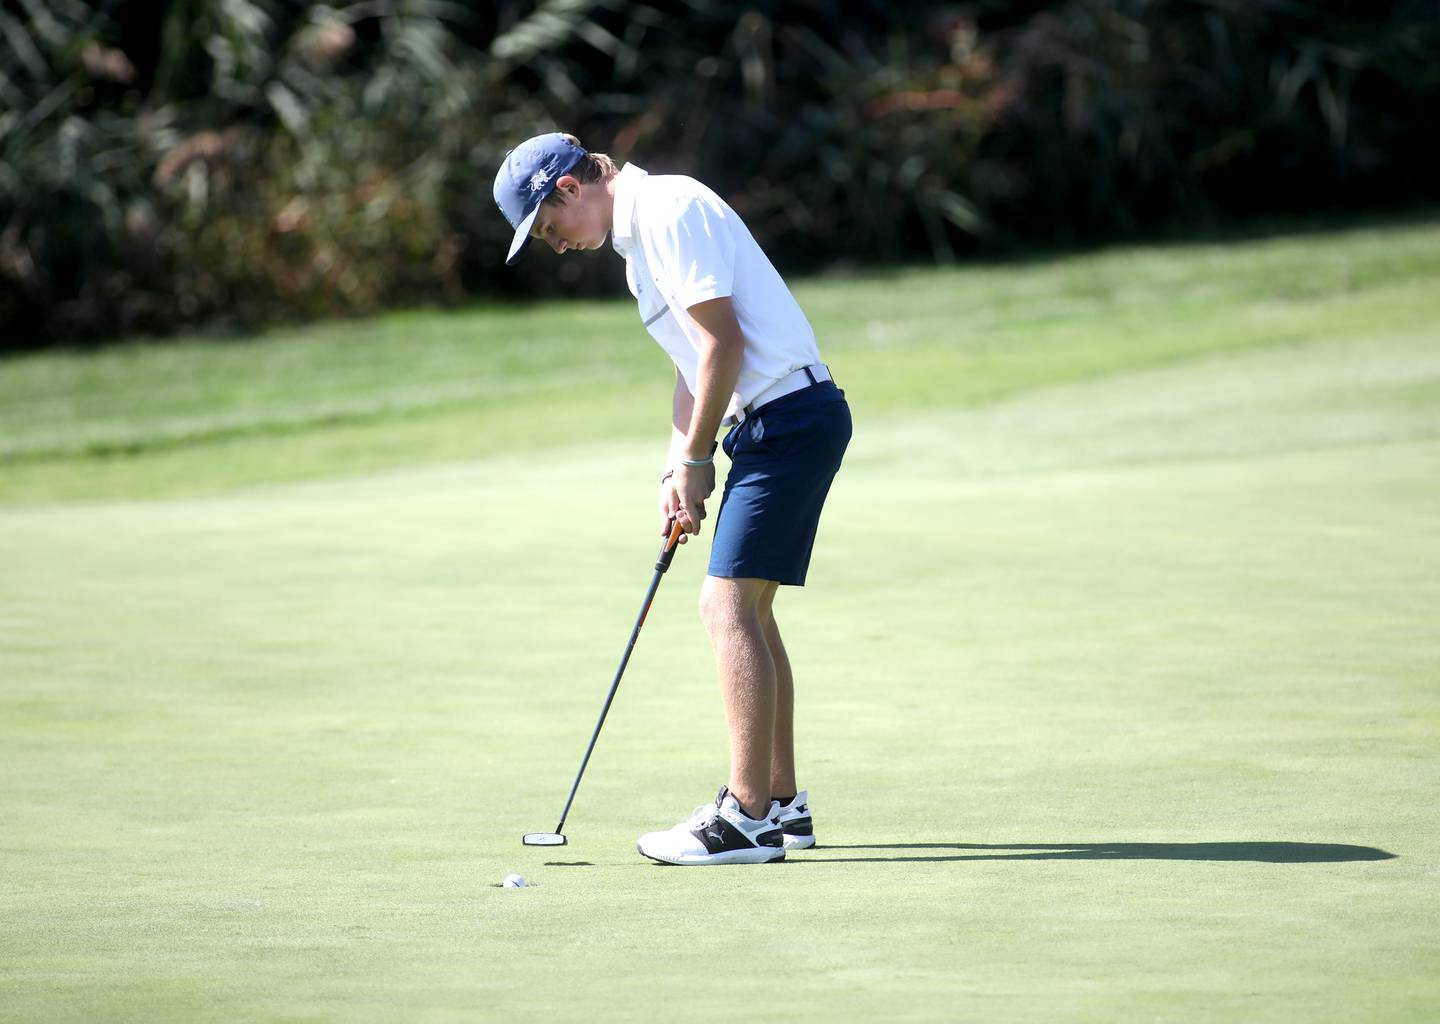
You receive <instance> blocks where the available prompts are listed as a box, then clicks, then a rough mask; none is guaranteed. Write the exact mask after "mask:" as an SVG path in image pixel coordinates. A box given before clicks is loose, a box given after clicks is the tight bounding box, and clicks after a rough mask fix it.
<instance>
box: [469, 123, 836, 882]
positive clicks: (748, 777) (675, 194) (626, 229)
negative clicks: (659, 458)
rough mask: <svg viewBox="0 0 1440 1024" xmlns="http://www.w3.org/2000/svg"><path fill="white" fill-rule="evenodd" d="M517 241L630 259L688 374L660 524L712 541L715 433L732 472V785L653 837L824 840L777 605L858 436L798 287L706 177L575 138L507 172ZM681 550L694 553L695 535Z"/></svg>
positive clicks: (717, 596) (727, 525)
mask: <svg viewBox="0 0 1440 1024" xmlns="http://www.w3.org/2000/svg"><path fill="white" fill-rule="evenodd" d="M495 201H496V203H497V204H498V205H499V207H500V211H501V212H502V213H503V214H504V215H505V217H506V219H507V220H508V221H509V222H510V226H511V227H512V228H514V229H515V236H514V241H513V242H512V244H511V246H510V253H509V256H508V258H507V259H506V262H507V263H514V262H515V261H516V260H517V259H518V258H519V257H520V254H521V253H522V251H523V250H524V249H525V247H526V245H527V244H528V243H529V241H530V240H531V239H532V238H538V239H540V240H541V241H543V242H545V243H546V244H547V245H549V246H550V248H551V249H553V250H554V251H555V252H556V253H562V254H563V253H567V252H570V251H571V250H575V249H597V248H599V247H600V246H601V245H603V244H604V242H605V239H606V237H607V236H610V237H611V239H612V244H613V245H614V247H615V250H616V251H617V252H618V253H619V254H620V255H621V256H623V257H624V258H625V274H626V278H627V280H628V282H629V285H630V291H631V293H632V294H633V295H634V296H635V299H636V301H637V302H638V303H639V307H640V317H641V319H642V321H643V322H644V325H645V327H646V328H647V329H648V330H649V332H650V335H651V336H652V337H653V338H654V339H655V340H656V341H657V342H658V343H659V344H660V347H661V348H663V349H664V350H665V352H666V353H667V354H668V355H669V356H670V358H671V360H672V361H673V362H674V364H675V394H674V399H673V402H672V404H671V423H672V425H673V430H672V435H671V442H670V454H669V459H668V463H667V465H666V468H665V470H664V474H663V476H662V477H661V480H660V499H659V506H660V508H659V511H660V524H661V530H662V533H663V532H668V530H669V524H670V522H671V521H672V520H678V521H679V523H680V525H681V528H682V529H683V530H684V531H685V534H686V535H688V536H696V535H698V534H699V533H700V524H701V521H702V520H703V519H704V518H705V516H706V508H705V503H706V500H707V499H709V497H710V496H711V493H712V492H713V491H714V489H715V465H714V462H713V454H714V451H715V436H716V432H717V431H718V430H719V428H720V426H721V425H722V424H729V425H730V430H729V432H728V433H727V434H726V435H725V440H724V445H725V453H726V454H727V455H728V456H729V457H730V460H731V466H730V472H729V475H728V476H727V478H726V481H725V490H724V493H723V495H722V497H721V500H720V509H719V512H718V513H717V515H716V517H715V529H714V540H713V542H712V544H711V553H710V566H709V574H708V575H707V576H706V578H705V584H704V586H703V588H702V589H701V593H700V614H701V618H702V619H703V620H704V623H705V629H706V631H707V632H708V633H709V635H710V642H711V644H712V645H713V647H714V649H715V662H716V666H717V668H718V670H719V674H720V688H721V692H722V694H723V696H724V702H725V714H726V719H727V723H728V726H729V733H730V779H729V783H728V785H726V786H725V787H724V788H722V789H721V790H720V793H719V795H718V796H717V797H716V799H715V802H714V803H711V804H706V805H704V806H702V807H699V808H697V809H696V811H695V813H694V814H692V815H691V816H690V818H688V819H687V820H685V821H683V822H681V823H680V824H679V825H676V826H675V827H673V828H671V829H668V830H666V831H662V832H650V833H647V834H646V835H643V836H641V837H640V840H639V844H638V846H639V850H640V852H641V853H642V854H644V855H645V856H647V857H651V858H653V859H655V860H658V861H663V862H665V863H669V864H735V863H741V864H756V863H765V862H768V861H775V860H783V859H784V857H785V851H786V850H787V849H805V848H807V847H810V846H813V845H814V844H815V836H814V829H813V826H812V822H811V818H810V810H809V806H808V801H809V798H808V795H807V794H806V793H805V792H803V791H801V790H799V789H798V787H797V783H796V776H795V744H794V730H793V723H794V677H793V674H792V672H791V668H790V660H789V658H788V656H787V655H786V652H785V645H784V642H783V641H782V640H781V637H780V629H779V627H778V626H777V625H776V624H775V614H774V601H775V594H776V592H777V591H778V590H779V588H780V586H781V585H782V584H786V585H791V586H802V585H803V584H804V582H805V573H806V569H807V568H808V566H809V563H810V553H811V550H812V548H813V546H814V542H815V532H816V527H817V525H818V523H819V520H820V511H821V508H822V507H823V506H824V503H825V497H826V495H827V494H828V493H829V490H830V483H831V481H832V480H833V479H834V476H835V473H836V471H837V470H838V469H839V468H840V461H841V459H842V458H843V456H844V454H845V448H846V445H847V444H848V443H849V440H850V410H849V407H848V406H847V405H846V403H845V396H844V393H843V392H842V391H840V390H839V389H838V388H837V387H836V386H835V384H834V383H833V381H832V380H831V378H830V373H829V370H827V369H826V367H825V366H824V365H823V364H822V363H821V362H820V352H819V349H818V348H817V347H816V343H815V332H814V331H813V330H812V329H811V327H810V324H809V322H808V321H807V320H806V319H805V314H804V313H802V312H801V310H800V307H799V306H798V305H797V304H796V302H795V299H794V298H793V297H792V296H791V294H790V291H789V289H787V288H786V287H785V282H784V281H782V280H781V278H780V275H779V274H778V273H777V272H776V270H775V268H774V266H772V265H771V263H770V261H769V259H767V258H766V256H765V254H764V252H762V251H761V249H760V247H759V245H757V244H756V242H755V240H754V238H753V237H751V235H750V232H749V230H748V229H747V228H746V227H745V225H744V223H742V222H741V220H740V218H739V216H738V215H737V214H736V213H735V211H734V210H732V209H731V208H730V207H729V206H728V205H726V203H725V202H724V200H722V199H721V198H720V197H719V196H717V195H716V194H715V193H714V192H712V191H711V190H710V189H708V188H706V187H705V186H704V185H702V184H701V183H700V182H698V181H695V180H694V179H693V178H687V177H683V176H680V175H650V174H647V173H646V172H645V171H643V170H641V169H640V168H639V167H636V166H635V165H634V164H627V165H626V166H625V167H624V168H623V169H617V168H616V166H615V164H614V162H613V161H612V160H611V159H610V158H609V157H608V156H605V155H604V154H603V153H594V154H592V153H587V152H586V151H585V150H584V149H583V148H582V147H581V146H580V143H579V141H578V140H576V139H575V138H574V137H573V136H570V135H563V134H560V133H552V134H549V135H539V136H536V137H535V138H532V139H529V140H527V141H526V142H524V143H522V144H521V145H519V146H517V147H516V148H515V149H513V150H511V152H510V153H509V154H508V155H507V156H506V158H505V162H504V163H503V164H502V165H501V167H500V170H499V172H498V173H497V174H496V176H495ZM682 539H684V538H683V537H682Z"/></svg>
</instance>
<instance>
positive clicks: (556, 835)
mask: <svg viewBox="0 0 1440 1024" xmlns="http://www.w3.org/2000/svg"><path fill="white" fill-rule="evenodd" d="M682 532H683V531H682V530H681V529H680V521H679V520H678V519H677V520H674V521H672V522H671V524H670V535H669V536H668V537H666V538H665V546H664V547H663V548H661V549H660V557H659V559H658V560H657V561H656V562H655V576H654V577H653V578H652V579H651V580H650V589H649V590H647V591H646V592H645V603H644V604H643V605H641V607H640V617H639V618H638V619H636V620H635V628H634V629H633V630H631V631H630V642H629V643H628V644H626V645H625V654H624V656H623V657H622V658H621V659H620V667H619V668H618V669H616V670H615V681H614V682H612V683H611V684H610V692H609V693H608V694H606V695H605V706H604V707H602V708H601V709H600V721H598V722H596V723H595V731H594V732H593V733H591V734H590V745H589V746H588V747H586V748H585V756H584V757H583V758H581V760H580V770H579V771H578V772H576V773H575V785H573V786H571V787H570V796H569V797H568V798H567V799H566V800H565V809H564V810H563V811H561V812H560V824H558V825H556V826H555V831H554V832H529V833H527V834H526V835H525V837H524V838H523V839H522V840H521V841H522V842H523V843H524V844H525V845H526V846H564V845H565V844H566V839H565V835H564V832H565V819H566V818H567V817H568V816H569V814H570V805H571V804H572V803H574V801H575V791H576V790H578V789H579V788H580V779H581V778H582V777H583V776H584V775H585V766H586V765H587V764H589V763H590V754H591V752H592V751H594V749H595V741H596V740H597V739H599V738H600V727H601V726H602V725H604V724H605V716H606V715H607V714H609V712H610V703H611V701H613V700H614V699H615V691H616V690H618V689H619V688H620V677H621V676H623V675H624V674H625V666H626V665H627V664H629V662H630V652H631V651H633V650H635V641H636V639H637V638H638V637H639V636H640V627H641V626H643V625H645V616H646V615H647V614H649V612H650V602H651V601H653V600H655V591H656V590H658V589H659V588H660V577H661V576H664V575H665V570H666V569H668V568H670V562H671V560H672V559H673V558H674V557H675V549H676V548H677V547H679V546H680V534H681V533H682Z"/></svg>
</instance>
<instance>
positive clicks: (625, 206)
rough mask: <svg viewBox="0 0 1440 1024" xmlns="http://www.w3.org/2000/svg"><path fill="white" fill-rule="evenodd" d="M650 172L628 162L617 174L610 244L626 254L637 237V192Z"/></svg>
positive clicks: (620, 252) (622, 253)
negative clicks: (641, 182) (637, 188)
mask: <svg viewBox="0 0 1440 1024" xmlns="http://www.w3.org/2000/svg"><path fill="white" fill-rule="evenodd" d="M649 173H650V172H649V171H646V170H645V169H644V168H641V167H637V166H636V165H635V164H626V165H625V166H624V167H622V168H620V173H619V174H617V175H615V207H614V216H613V217H612V218H611V222H610V244H611V245H613V246H614V247H615V251H616V252H618V253H619V254H620V255H621V256H624V255H625V254H626V253H628V252H629V251H630V242H631V240H633V239H634V237H635V192H636V187H637V186H638V185H639V184H640V181H641V180H642V179H643V178H645V177H646V176H647V175H648V174H649Z"/></svg>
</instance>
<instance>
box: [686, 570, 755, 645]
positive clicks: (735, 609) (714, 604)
mask: <svg viewBox="0 0 1440 1024" xmlns="http://www.w3.org/2000/svg"><path fill="white" fill-rule="evenodd" d="M756 615H757V611H756V609H755V608H754V607H753V602H748V601H747V600H746V594H745V593H744V592H743V591H742V590H741V589H740V588H737V587H735V586H733V585H730V584H729V583H728V581H721V582H716V581H715V580H713V579H712V580H710V581H707V582H706V584H705V586H703V587H701V588H700V621H701V622H703V623H704V624H705V631H706V632H707V633H709V634H710V635H711V636H712V637H713V636H718V635H722V634H727V633H733V632H735V631H736V630H743V629H745V628H746V627H747V626H749V625H753V624H754V623H753V622H752V620H753V619H755V618H756Z"/></svg>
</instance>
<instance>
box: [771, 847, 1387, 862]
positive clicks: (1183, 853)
mask: <svg viewBox="0 0 1440 1024" xmlns="http://www.w3.org/2000/svg"><path fill="white" fill-rule="evenodd" d="M831 850H957V851H960V850H963V851H970V852H964V853H952V854H941V855H938V856H933V855H924V856H922V855H917V854H912V855H908V856H906V855H900V856H885V857H878V856H877V857H825V856H819V857H814V856H811V855H810V853H809V852H808V851H807V852H804V853H801V854H799V855H798V856H796V857H795V858H793V859H792V858H788V857H787V858H786V861H787V862H788V863H793V864H802V863H822V864H856V863H860V864H863V863H867V862H870V863H884V864H890V863H899V862H905V861H911V862H917V863H923V862H935V863H939V862H947V861H966V860H1206V861H1249V862H1252V863H1259V864H1339V863H1343V862H1346V861H1358V860H1393V859H1394V858H1395V856H1396V854H1393V853H1390V852H1389V851H1387V850H1380V849H1376V848H1375V847H1373V846H1350V845H1348V844H1345V843H874V844H868V845H866V844H861V845H855V846H846V845H830V844H828V843H823V844H818V845H816V846H815V847H814V851H815V852H816V853H821V854H824V853H828V852H829V851H831Z"/></svg>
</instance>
